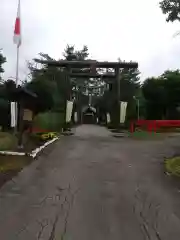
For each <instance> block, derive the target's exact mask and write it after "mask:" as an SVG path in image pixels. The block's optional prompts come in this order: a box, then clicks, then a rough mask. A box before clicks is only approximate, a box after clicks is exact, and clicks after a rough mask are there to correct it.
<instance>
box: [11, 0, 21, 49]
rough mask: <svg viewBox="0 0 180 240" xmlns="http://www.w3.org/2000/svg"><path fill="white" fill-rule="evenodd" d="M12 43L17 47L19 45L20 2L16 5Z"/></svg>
mask: <svg viewBox="0 0 180 240" xmlns="http://www.w3.org/2000/svg"><path fill="white" fill-rule="evenodd" d="M13 40H14V43H15V44H17V46H18V47H19V46H20V45H21V20H20V0H19V3H18V9H17V17H16V21H15V27H14V39H13Z"/></svg>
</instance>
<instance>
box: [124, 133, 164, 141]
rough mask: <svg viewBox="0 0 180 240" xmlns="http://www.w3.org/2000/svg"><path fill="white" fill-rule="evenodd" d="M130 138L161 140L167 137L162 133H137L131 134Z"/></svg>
mask: <svg viewBox="0 0 180 240" xmlns="http://www.w3.org/2000/svg"><path fill="white" fill-rule="evenodd" d="M129 137H131V138H133V139H137V140H161V139H163V138H164V137H165V135H164V134H162V133H155V132H146V131H136V132H133V133H129Z"/></svg>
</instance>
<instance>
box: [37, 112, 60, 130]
mask: <svg viewBox="0 0 180 240" xmlns="http://www.w3.org/2000/svg"><path fill="white" fill-rule="evenodd" d="M63 122H64V114H63V113H60V112H45V113H39V114H38V115H37V116H36V117H35V119H34V121H33V127H34V128H36V129H39V131H40V132H41V131H43V130H46V131H60V130H61V129H62V125H63Z"/></svg>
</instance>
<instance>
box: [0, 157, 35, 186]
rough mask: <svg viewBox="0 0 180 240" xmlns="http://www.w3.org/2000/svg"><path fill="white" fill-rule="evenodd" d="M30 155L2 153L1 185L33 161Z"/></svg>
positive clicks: (0, 167)
mask: <svg viewBox="0 0 180 240" xmlns="http://www.w3.org/2000/svg"><path fill="white" fill-rule="evenodd" d="M31 161H32V159H31V158H30V157H24V156H2V155H0V187H1V186H2V185H3V184H4V183H5V182H7V181H8V180H10V179H12V178H13V177H14V176H15V175H16V174H17V173H18V172H19V171H21V170H22V169H23V168H24V167H25V166H26V165H28V164H29V163H31Z"/></svg>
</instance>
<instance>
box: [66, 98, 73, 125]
mask: <svg viewBox="0 0 180 240" xmlns="http://www.w3.org/2000/svg"><path fill="white" fill-rule="evenodd" d="M72 110H73V102H72V101H67V105H66V122H67V123H68V122H70V121H71V117H72Z"/></svg>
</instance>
